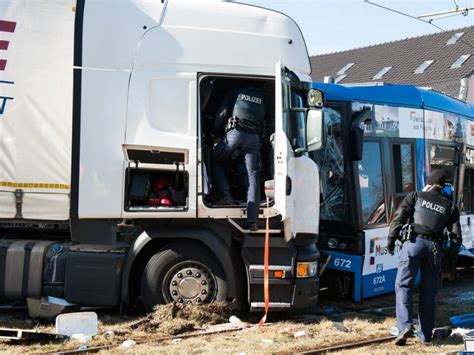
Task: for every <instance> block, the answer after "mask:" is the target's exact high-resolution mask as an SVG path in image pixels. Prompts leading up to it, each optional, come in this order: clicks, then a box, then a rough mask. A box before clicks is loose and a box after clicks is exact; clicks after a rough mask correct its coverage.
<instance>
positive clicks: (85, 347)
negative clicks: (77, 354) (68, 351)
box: [77, 345, 89, 350]
mask: <svg viewBox="0 0 474 355" xmlns="http://www.w3.org/2000/svg"><path fill="white" fill-rule="evenodd" d="M88 348H89V347H88V346H87V345H81V346H80V347H79V348H78V349H77V350H87V349H88Z"/></svg>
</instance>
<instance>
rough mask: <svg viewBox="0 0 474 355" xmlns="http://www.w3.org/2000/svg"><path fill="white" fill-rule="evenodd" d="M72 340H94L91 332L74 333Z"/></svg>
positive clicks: (86, 341)
mask: <svg viewBox="0 0 474 355" xmlns="http://www.w3.org/2000/svg"><path fill="white" fill-rule="evenodd" d="M70 339H71V340H76V341H78V342H79V343H88V342H90V341H92V335H89V334H82V333H81V334H73V335H71V336H70Z"/></svg>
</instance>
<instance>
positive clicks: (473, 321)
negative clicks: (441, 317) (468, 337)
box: [449, 313, 474, 328]
mask: <svg viewBox="0 0 474 355" xmlns="http://www.w3.org/2000/svg"><path fill="white" fill-rule="evenodd" d="M449 321H450V322H451V324H452V325H453V327H462V328H474V313H465V314H460V315H457V316H454V317H450V318H449Z"/></svg>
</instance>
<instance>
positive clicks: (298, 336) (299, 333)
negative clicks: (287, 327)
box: [293, 330, 309, 339]
mask: <svg viewBox="0 0 474 355" xmlns="http://www.w3.org/2000/svg"><path fill="white" fill-rule="evenodd" d="M293 336H294V337H295V339H298V338H304V337H307V336H309V333H308V332H306V331H304V330H301V331H299V332H296V333H294V334H293Z"/></svg>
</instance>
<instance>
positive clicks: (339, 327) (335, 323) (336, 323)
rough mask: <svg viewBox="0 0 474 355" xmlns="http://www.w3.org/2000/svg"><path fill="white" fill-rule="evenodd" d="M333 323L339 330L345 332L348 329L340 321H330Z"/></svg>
mask: <svg viewBox="0 0 474 355" xmlns="http://www.w3.org/2000/svg"><path fill="white" fill-rule="evenodd" d="M332 323H333V324H334V327H336V329H337V330H338V331H340V332H344V333H347V332H348V331H349V330H348V329H347V328H346V327H345V326H344V324H342V322H332Z"/></svg>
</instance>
